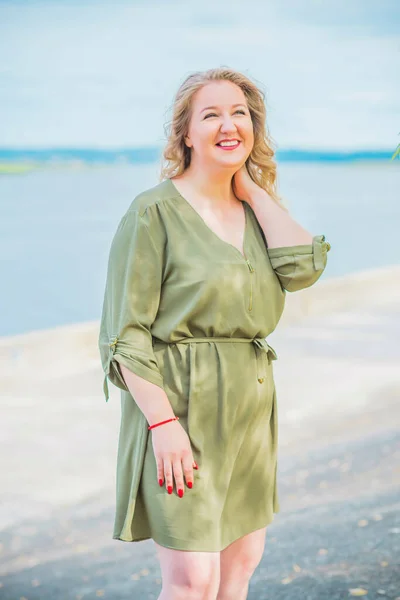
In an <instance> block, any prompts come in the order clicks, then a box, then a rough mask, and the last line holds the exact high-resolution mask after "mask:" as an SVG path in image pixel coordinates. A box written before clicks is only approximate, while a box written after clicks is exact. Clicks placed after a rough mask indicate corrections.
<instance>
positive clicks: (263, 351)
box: [169, 337, 278, 383]
mask: <svg viewBox="0 0 400 600" xmlns="http://www.w3.org/2000/svg"><path fill="white" fill-rule="evenodd" d="M202 342H211V343H213V342H225V343H230V344H231V343H234V344H236V343H253V344H254V349H255V353H256V358H257V379H258V382H259V383H263V381H264V380H265V378H266V376H267V370H266V364H269V363H270V362H271V360H277V358H278V357H277V354H276V352H275V350H274V349H273V348H272V347H271V346H270V345H269V344H268V342H267V340H266V339H265V338H238V337H197V338H190V337H189V338H182V339H181V340H177V341H176V342H169V343H170V344H193V343H195V344H197V343H202Z"/></svg>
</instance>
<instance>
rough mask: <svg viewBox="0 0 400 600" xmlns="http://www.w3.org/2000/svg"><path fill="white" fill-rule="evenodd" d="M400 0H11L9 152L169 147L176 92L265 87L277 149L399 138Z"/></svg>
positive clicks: (2, 20)
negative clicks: (220, 84) (186, 86)
mask: <svg viewBox="0 0 400 600" xmlns="http://www.w3.org/2000/svg"><path fill="white" fill-rule="evenodd" d="M399 5H400V3H399V2H394V1H393V2H392V1H388V0H382V1H381V2H379V3H377V2H376V1H374V2H373V1H371V0H363V1H360V0H336V1H335V2H333V1H325V2H322V1H317V0H314V1H311V0H306V1H301V0H298V1H296V0H280V1H279V0H270V1H267V0H258V1H255V0H247V1H246V2H243V0H241V1H240V2H238V1H236V0H230V1H229V2H228V0H226V1H223V0H220V1H219V2H217V1H216V0H213V1H210V0H203V2H202V3H200V2H198V1H191V0H186V1H182V2H179V1H168V2H165V0H164V1H161V0H160V1H159V2H152V1H151V0H143V1H140V2H139V1H137V0H136V1H131V2H128V1H125V2H121V1H118V0H116V1H114V2H99V1H94V0H93V1H87V0H86V1H85V0H82V1H80V2H78V1H73V2H72V1H69V2H54V1H53V2H51V1H42V2H38V1H36V0H32V1H26V0H25V1H21V0H14V1H12V2H5V1H1V0H0V57H1V58H0V90H1V94H0V114H1V124H0V145H1V146H27V147H43V146H49V145H55V146H77V147H79V146H94V147H97V146H101V147H115V146H135V145H145V146H151V145H159V144H162V143H163V141H164V129H163V125H164V123H165V122H166V121H167V120H168V119H169V116H170V113H169V108H170V105H171V103H172V99H173V96H174V94H175V91H176V89H177V87H178V86H179V84H180V82H181V81H182V79H183V78H184V77H186V76H187V75H188V74H189V73H190V72H192V71H196V70H203V69H208V68H211V67H215V66H220V65H228V66H230V67H232V68H235V69H238V70H241V71H243V72H245V73H246V74H248V75H250V76H251V77H252V78H254V79H256V80H257V82H259V83H260V84H261V87H262V88H263V89H264V91H265V93H266V104H267V110H268V127H269V130H270V132H271V134H272V137H273V138H274V140H275V141H276V143H277V145H278V148H282V149H283V148H291V147H298V148H315V149H323V148H327V149H346V150H349V149H379V148H382V149H384V148H385V149H388V148H389V149H390V148H393V149H394V148H395V146H396V145H397V143H399V142H400V136H399V135H398V133H399V132H400V108H399V104H400V103H399V98H400V78H399V77H398V71H399V24H400V10H399V8H398V6H399Z"/></svg>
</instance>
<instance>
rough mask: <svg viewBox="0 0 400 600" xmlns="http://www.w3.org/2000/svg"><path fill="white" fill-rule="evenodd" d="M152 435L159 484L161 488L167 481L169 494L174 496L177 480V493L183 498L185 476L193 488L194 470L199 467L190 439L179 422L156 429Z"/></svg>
mask: <svg viewBox="0 0 400 600" xmlns="http://www.w3.org/2000/svg"><path fill="white" fill-rule="evenodd" d="M150 433H151V434H152V443H153V451H154V456H155V459H156V463H157V478H158V483H159V484H160V486H161V485H163V483H164V481H165V486H166V488H167V491H168V493H169V494H172V490H173V487H174V479H173V478H175V484H176V490H177V493H178V495H179V496H180V497H181V498H182V496H183V494H184V489H185V486H184V479H183V477H184V476H185V479H186V484H187V486H188V487H189V488H191V487H193V468H196V467H197V465H196V462H195V460H194V458H193V453H192V447H191V444H190V438H189V436H188V434H187V433H186V431H185V430H184V428H183V427H182V425H181V424H180V423H179V422H178V421H171V422H170V423H165V424H164V425H160V426H159V427H155V428H154V429H151V430H150ZM195 465H196V466H195ZM197 468H198V467H197Z"/></svg>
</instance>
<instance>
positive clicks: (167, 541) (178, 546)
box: [112, 510, 280, 552]
mask: <svg viewBox="0 0 400 600" xmlns="http://www.w3.org/2000/svg"><path fill="white" fill-rule="evenodd" d="M278 512H280V510H278V511H274V512H273V513H272V517H271V518H267V520H265V519H264V520H263V521H262V523H261V524H260V525H257V526H256V527H252V528H251V529H250V530H247V531H245V532H244V533H242V534H241V535H236V536H235V537H234V539H232V540H230V541H229V542H228V543H226V544H224V545H223V547H222V548H216V549H215V548H212V549H210V548H209V547H205V546H207V544H203V545H202V544H200V545H198V546H196V548H194V547H193V546H192V545H191V547H190V548H188V547H187V543H186V544H185V543H184V542H183V543H180V542H179V540H177V539H176V538H174V542H173V543H172V542H171V538H169V537H168V536H164V537H163V538H162V539H161V538H158V536H156V537H154V536H151V535H149V536H146V537H140V538H135V539H128V538H123V537H120V536H119V535H113V537H112V539H114V540H118V541H121V542H131V543H134V542H143V541H145V540H154V541H155V542H156V543H157V544H159V545H160V546H163V547H164V548H171V549H172V550H184V551H187V552H222V550H224V549H225V548H227V547H228V546H229V545H230V544H232V543H233V542H235V541H236V540H238V539H240V538H241V537H244V536H245V535H248V534H249V533H253V531H256V530H257V529H262V528H263V527H266V526H267V525H270V524H271V523H272V522H273V521H274V518H275V517H274V515H275V514H277V513H278Z"/></svg>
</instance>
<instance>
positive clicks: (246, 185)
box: [232, 163, 266, 204]
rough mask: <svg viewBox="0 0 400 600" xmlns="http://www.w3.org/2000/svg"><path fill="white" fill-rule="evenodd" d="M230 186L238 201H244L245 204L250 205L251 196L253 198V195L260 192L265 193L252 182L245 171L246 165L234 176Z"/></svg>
mask: <svg viewBox="0 0 400 600" xmlns="http://www.w3.org/2000/svg"><path fill="white" fill-rule="evenodd" d="M232 186H233V191H234V193H235V196H236V197H237V198H239V200H245V201H246V202H247V204H251V201H252V196H253V197H254V194H257V193H260V191H263V192H264V193H266V192H265V190H262V188H261V187H260V186H259V185H257V184H256V183H255V182H254V181H253V180H252V178H251V177H250V174H249V172H248V170H247V167H246V163H244V165H243V166H242V167H241V168H240V169H239V170H238V171H236V173H235V174H234V176H233V179H232Z"/></svg>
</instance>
